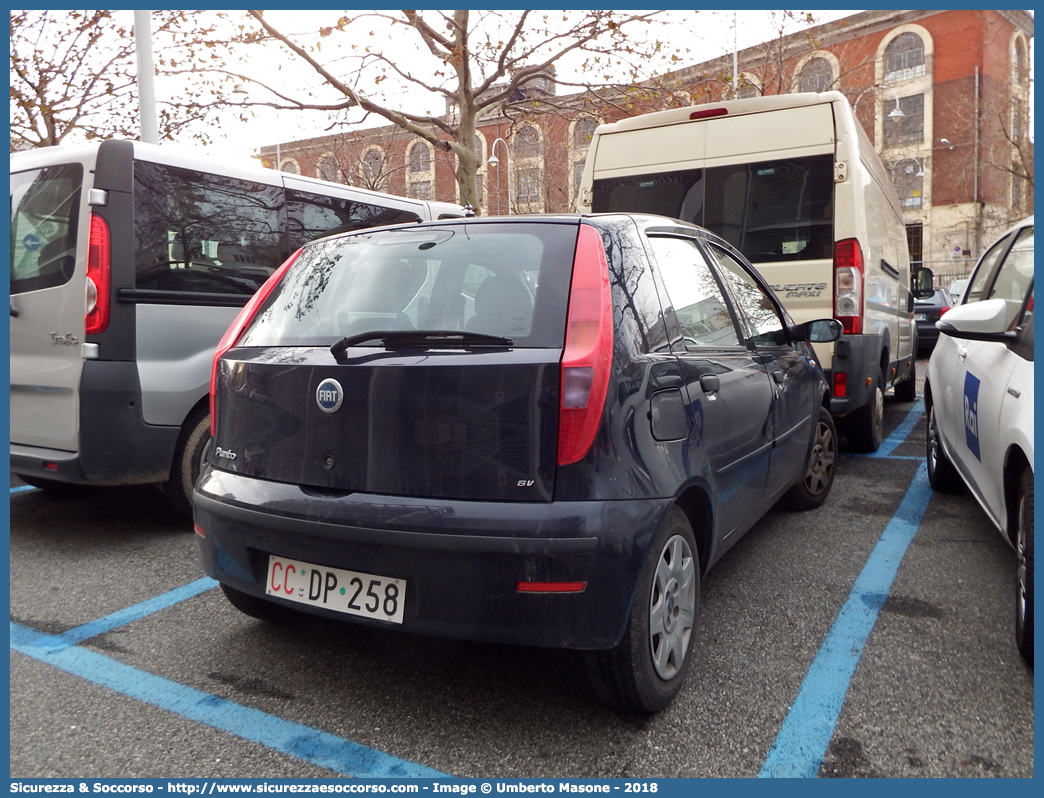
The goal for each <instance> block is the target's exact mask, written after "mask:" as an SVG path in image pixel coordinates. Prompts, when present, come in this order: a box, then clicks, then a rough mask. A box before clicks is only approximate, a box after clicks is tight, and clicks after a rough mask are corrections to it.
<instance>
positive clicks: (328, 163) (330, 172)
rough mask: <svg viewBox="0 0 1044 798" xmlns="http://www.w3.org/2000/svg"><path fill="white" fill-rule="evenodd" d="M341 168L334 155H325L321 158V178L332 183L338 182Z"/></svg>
mask: <svg viewBox="0 0 1044 798" xmlns="http://www.w3.org/2000/svg"><path fill="white" fill-rule="evenodd" d="M340 171H341V170H340V169H338V168H337V160H336V159H335V158H334V157H333V156H332V155H324V156H323V157H322V158H320V159H319V179H320V180H327V181H329V182H330V183H336V182H338V180H337V178H338V176H339V175H340Z"/></svg>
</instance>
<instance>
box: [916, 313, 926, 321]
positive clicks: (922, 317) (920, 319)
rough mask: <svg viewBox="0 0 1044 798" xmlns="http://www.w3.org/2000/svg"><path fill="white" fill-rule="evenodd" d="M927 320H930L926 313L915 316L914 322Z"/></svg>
mask: <svg viewBox="0 0 1044 798" xmlns="http://www.w3.org/2000/svg"><path fill="white" fill-rule="evenodd" d="M927 318H928V314H926V313H915V314H914V321H924V320H925V319H927Z"/></svg>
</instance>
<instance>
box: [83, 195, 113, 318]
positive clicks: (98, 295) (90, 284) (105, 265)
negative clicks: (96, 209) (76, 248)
mask: <svg viewBox="0 0 1044 798" xmlns="http://www.w3.org/2000/svg"><path fill="white" fill-rule="evenodd" d="M111 252H112V248H111V246H110V244H109V225H108V223H107V222H106V221H105V220H104V219H103V218H101V217H100V216H96V215H95V214H93V213H92V214H91V234H90V237H89V238H88V243H87V297H86V308H85V310H86V314H85V328H86V329H85V331H86V333H87V334H88V335H90V334H92V333H100V332H104V331H105V328H106V327H108V326H109V275H110V273H111V269H110V268H109V266H110V260H111Z"/></svg>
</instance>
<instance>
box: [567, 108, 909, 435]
mask: <svg viewBox="0 0 1044 798" xmlns="http://www.w3.org/2000/svg"><path fill="white" fill-rule="evenodd" d="M579 204H580V210H581V211H591V212H596V213H597V212H603V211H632V212H640V213H657V214H662V215H665V216H672V217H674V218H677V219H683V220H685V221H688V222H693V223H695V224H698V225H700V226H702V227H705V228H707V229H708V230H711V231H712V232H714V233H717V234H718V235H720V236H721V237H722V238H724V239H726V240H727V241H729V242H730V243H731V244H733V245H734V246H735V247H736V248H737V249H739V250H740V251H741V252H742V253H743V254H744V255H746V256H747V258H748V259H749V260H750V261H751V262H752V263H753V264H754V265H755V266H756V267H757V268H758V270H759V271H761V273H762V274H763V275H764V276H765V278H766V279H767V280H768V282H769V283H770V284H771V285H772V288H773V289H774V290H775V291H776V294H777V295H778V296H779V298H780V299H781V300H782V301H783V304H784V305H785V306H786V308H787V310H788V311H790V314H791V315H792V316H793V317H794V319H795V321H797V322H798V323H802V322H805V321H811V320H813V319H819V318H824V317H830V316H833V317H834V318H836V319H838V320H839V321H840V322H841V323H842V324H843V326H844V330H845V334H844V335H843V336H842V338H841V339H840V340H838V341H836V342H834V343H832V344H817V345H816V352H817V354H818V356H819V359H820V362H821V363H822V365H823V370H824V371H825V372H826V375H827V378H828V380H829V382H830V386H831V390H832V397H831V402H830V410H831V412H832V413H833V414H834V415H835V416H837V417H839V418H842V419H843V428H844V430H845V432H846V433H847V437H848V442H849V446H850V448H852V449H854V450H858V451H874V450H876V449H877V448H878V446H879V445H880V444H881V441H882V438H883V436H884V432H883V404H884V393H885V392H886V391H887V390H888V389H889V388H894V389H895V394H896V397H897V398H899V399H900V400H903V401H912V400H913V399H914V398H915V391H916V387H915V386H916V382H915V376H916V375H915V364H914V358H915V355H916V351H917V340H916V338H917V327H916V325H915V323H914V318H913V294H912V292H911V286H912V285H915V283H911V277H915V276H916V275H911V273H910V255H909V250H908V248H907V244H906V228H905V227H904V225H903V221H902V214H901V212H900V207H899V201H898V198H897V196H896V193H895V189H894V187H893V186H892V183H891V181H890V180H889V177H888V173H887V172H886V171H885V169H884V167H883V166H882V164H881V161H880V159H879V158H878V157H877V154H876V153H875V152H874V148H873V145H872V144H871V143H870V141H869V139H868V138H867V136H866V134H865V133H864V132H863V129H862V127H861V126H860V125H859V123H858V122H857V121H856V119H855V116H854V115H853V113H852V109H851V107H850V106H849V104H848V101H847V100H846V99H845V97H844V95H842V94H841V93H840V92H824V93H822V94H786V95H779V96H767V97H756V98H752V99H746V100H732V101H728V102H720V103H713V104H708V105H699V106H693V107H690V108H679V109H674V110H670V111H661V112H659V113H654V114H647V115H645V116H637V117H633V118H630V119H624V120H621V121H619V122H615V123H613V124H607V125H601V126H600V127H598V128H597V129H596V130H595V133H594V137H593V138H592V141H591V147H590V150H589V152H588V156H587V164H586V166H585V169H584V176H583V180H582V183H581V186H580V198H579Z"/></svg>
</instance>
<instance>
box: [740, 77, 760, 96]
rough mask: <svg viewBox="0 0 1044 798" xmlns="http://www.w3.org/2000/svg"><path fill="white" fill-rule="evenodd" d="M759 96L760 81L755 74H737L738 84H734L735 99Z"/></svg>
mask: <svg viewBox="0 0 1044 798" xmlns="http://www.w3.org/2000/svg"><path fill="white" fill-rule="evenodd" d="M760 96H761V81H760V80H759V79H758V77H757V76H756V75H751V74H750V73H749V72H744V73H743V74H742V75H740V76H739V84H738V85H737V86H736V99H738V100H745V99H747V98H748V97H760Z"/></svg>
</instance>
